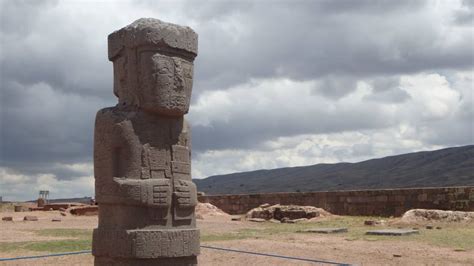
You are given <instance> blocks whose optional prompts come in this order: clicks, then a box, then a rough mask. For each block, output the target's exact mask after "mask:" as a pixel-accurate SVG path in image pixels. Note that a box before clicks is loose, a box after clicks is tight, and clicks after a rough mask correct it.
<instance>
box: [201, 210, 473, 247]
mask: <svg viewBox="0 0 474 266" xmlns="http://www.w3.org/2000/svg"><path fill="white" fill-rule="evenodd" d="M383 219H384V218H380V217H360V216H359V217H353V216H345V217H337V218H333V219H329V220H323V221H318V222H312V223H299V224H279V223H269V222H268V223H263V224H261V226H262V227H261V228H259V229H241V230H239V231H237V232H232V233H225V234H218V235H216V234H203V235H202V236H201V240H202V241H203V242H212V241H226V240H238V239H252V238H254V239H255V238H260V239H273V238H275V236H278V238H281V237H282V236H283V237H285V236H287V237H291V235H293V234H303V233H297V232H298V231H300V230H305V229H309V228H315V227H347V228H348V229H349V232H348V233H342V234H333V235H328V236H330V237H343V238H344V239H345V240H347V241H355V240H361V241H407V242H409V241H414V242H419V243H420V242H421V243H426V244H429V245H432V246H439V247H448V248H453V249H458V250H474V225H472V224H471V225H454V224H450V225H442V229H441V230H438V229H433V230H427V229H424V227H422V226H419V228H420V233H419V234H415V235H409V236H373V235H366V234H365V233H366V231H368V230H375V229H383V228H396V227H390V226H375V227H369V226H364V225H363V224H364V221H365V220H383ZM385 219H386V218H385ZM406 228H410V227H409V226H406ZM314 236H315V237H317V236H318V234H314Z"/></svg>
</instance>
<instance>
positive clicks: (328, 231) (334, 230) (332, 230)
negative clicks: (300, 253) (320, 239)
mask: <svg viewBox="0 0 474 266" xmlns="http://www.w3.org/2000/svg"><path fill="white" fill-rule="evenodd" d="M298 232H300V233H318V234H336V233H347V232H348V230H347V228H345V227H334V228H310V229H306V230H301V231H298Z"/></svg>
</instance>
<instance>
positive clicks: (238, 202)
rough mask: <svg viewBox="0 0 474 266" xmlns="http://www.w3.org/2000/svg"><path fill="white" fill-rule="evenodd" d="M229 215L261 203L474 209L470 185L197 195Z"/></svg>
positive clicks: (345, 210) (345, 208) (342, 211)
mask: <svg viewBox="0 0 474 266" xmlns="http://www.w3.org/2000/svg"><path fill="white" fill-rule="evenodd" d="M198 199H199V201H200V202H208V203H211V204H213V205H215V206H217V207H219V208H220V209H222V210H223V211H225V212H227V213H229V214H243V213H246V212H247V211H249V210H250V209H252V208H255V207H258V206H259V205H261V204H263V203H270V204H283V205H289V204H294V205H308V206H315V207H319V208H323V209H325V210H327V211H329V212H331V213H333V214H338V215H373V216H386V217H388V216H401V215H402V214H403V213H404V212H405V211H407V210H410V209H441V210H461V211H474V187H444V188H407V189H380V190H350V191H327V192H290V193H262V194H239V195H215V196H213V195H209V196H199V197H198Z"/></svg>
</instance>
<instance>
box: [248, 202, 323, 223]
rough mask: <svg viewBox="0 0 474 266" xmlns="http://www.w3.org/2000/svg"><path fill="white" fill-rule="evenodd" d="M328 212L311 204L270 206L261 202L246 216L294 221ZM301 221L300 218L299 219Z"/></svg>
mask: <svg viewBox="0 0 474 266" xmlns="http://www.w3.org/2000/svg"><path fill="white" fill-rule="evenodd" d="M328 214H329V213H328V212H326V211H325V210H323V209H321V208H316V207H313V206H297V205H280V204H276V205H273V206H270V205H269V204H262V205H260V207H257V208H254V209H252V210H250V211H249V212H248V213H247V215H246V217H247V218H260V219H265V220H271V219H276V220H279V221H281V222H286V223H294V222H293V221H294V220H299V219H311V218H314V217H319V216H324V215H328ZM299 221H302V220H299Z"/></svg>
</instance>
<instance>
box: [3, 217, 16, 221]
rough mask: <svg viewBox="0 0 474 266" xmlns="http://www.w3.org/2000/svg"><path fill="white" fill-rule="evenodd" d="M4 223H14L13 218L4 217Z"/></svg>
mask: <svg viewBox="0 0 474 266" xmlns="http://www.w3.org/2000/svg"><path fill="white" fill-rule="evenodd" d="M2 221H6V222H13V217H11V216H5V217H2Z"/></svg>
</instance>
